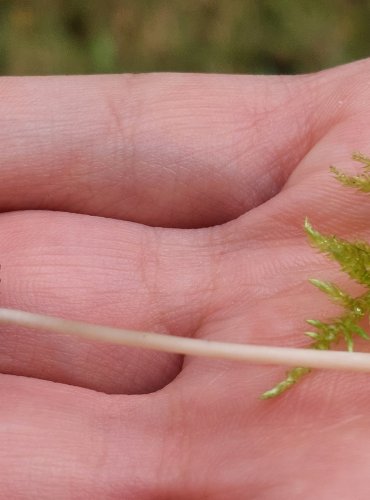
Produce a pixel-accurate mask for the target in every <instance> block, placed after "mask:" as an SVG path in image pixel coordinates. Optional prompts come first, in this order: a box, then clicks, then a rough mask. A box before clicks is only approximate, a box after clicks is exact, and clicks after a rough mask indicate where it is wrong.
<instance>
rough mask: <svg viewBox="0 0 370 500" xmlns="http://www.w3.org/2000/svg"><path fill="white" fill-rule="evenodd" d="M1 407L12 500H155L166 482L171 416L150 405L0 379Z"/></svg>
mask: <svg viewBox="0 0 370 500" xmlns="http://www.w3.org/2000/svg"><path fill="white" fill-rule="evenodd" d="M0 399H1V402H2V403H1V407H0V468H1V474H0V489H1V491H2V495H4V496H5V497H6V498H14V499H18V498H19V499H21V498H27V499H30V500H31V499H45V500H46V499H49V498H55V499H66V498H69V499H82V498H89V499H98V498H106V499H108V498H109V499H110V498H112V499H113V498H142V499H149V498H153V496H152V497H151V496H150V494H151V493H153V491H155V489H157V488H155V486H156V485H158V483H159V482H160V481H161V480H162V481H163V482H164V481H165V476H164V474H163V478H160V477H158V472H159V459H160V452H161V449H162V443H163V436H164V434H165V432H164V423H165V420H166V419H165V418H164V416H165V412H164V408H163V407H161V408H160V407H159V406H158V405H156V404H153V402H152V401H151V400H150V398H148V397H140V398H135V400H134V399H131V398H130V399H127V400H126V399H124V400H122V399H120V400H119V403H118V401H117V400H116V399H113V398H112V397H111V396H106V395H104V394H100V393H96V392H93V391H88V390H84V389H80V388H76V387H70V386H64V385H61V384H52V383H50V382H45V381H40V380H35V379H31V378H23V377H14V376H8V375H0ZM159 410H161V414H160V412H159ZM167 473H170V471H168V472H167ZM167 480H169V478H168V479H167Z"/></svg>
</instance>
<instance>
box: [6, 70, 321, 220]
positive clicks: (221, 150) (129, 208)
mask: <svg viewBox="0 0 370 500" xmlns="http://www.w3.org/2000/svg"><path fill="white" fill-rule="evenodd" d="M0 88H1V94H2V100H1V104H0V116H1V117H2V118H1V120H2V127H1V135H0V139H1V144H2V148H1V153H0V199H1V203H0V208H1V210H3V211H8V210H19V209H31V208H37V209H52V210H62V211H71V212H80V213H87V214H96V215H103V216H106V217H114V218H121V219H126V220H131V221H136V222H142V223H145V224H149V225H161V226H174V227H195V226H209V225H212V224H218V223H221V222H224V221H226V220H230V219H232V218H234V217H236V216H238V215H240V214H242V213H244V212H245V211H246V210H249V209H250V208H252V207H255V206H257V205H259V204H260V203H262V202H263V201H265V200H266V199H269V198H271V197H272V196H273V195H274V194H276V193H277V192H278V191H279V190H280V188H281V186H282V185H283V184H284V182H285V180H286V179H287V177H288V176H289V174H290V172H291V171H292V169H293V168H294V167H295V165H296V164H297V162H298V160H299V159H300V158H301V157H302V156H303V155H304V154H305V152H306V151H307V149H308V148H309V147H310V145H311V143H312V142H313V141H315V139H316V137H317V136H319V135H320V133H321V129H322V128H323V127H325V126H326V122H327V118H326V115H325V113H322V114H321V115H320V119H319V120H317V118H316V113H315V111H314V110H315V106H316V103H315V102H313V100H315V97H314V96H316V94H315V91H314V90H313V89H316V84H315V79H314V78H313V77H311V78H307V77H305V78H303V77H286V78H280V77H279V78H277V77H249V76H248V77H243V76H222V75H214V76H211V75H208V76H205V75H203V76H201V75H140V76H138V75H136V76H132V75H131V76H130V75H126V76H91V77H50V78H10V79H3V80H2V81H1V87H0ZM292 95H294V99H292ZM318 101H319V102H320V99H318Z"/></svg>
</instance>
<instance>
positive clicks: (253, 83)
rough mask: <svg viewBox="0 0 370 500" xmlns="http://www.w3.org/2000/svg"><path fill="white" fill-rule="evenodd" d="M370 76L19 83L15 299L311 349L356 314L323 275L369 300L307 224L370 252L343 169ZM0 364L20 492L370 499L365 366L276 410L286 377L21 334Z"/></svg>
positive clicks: (13, 101)
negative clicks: (321, 322) (323, 284)
mask: <svg viewBox="0 0 370 500" xmlns="http://www.w3.org/2000/svg"><path fill="white" fill-rule="evenodd" d="M369 77H370V62H369V61H359V62H357V63H354V64H351V65H347V66H343V67H338V68H334V69H332V70H329V71H326V72H323V73H319V74H314V75H309V76H296V77H283V78H281V77H264V76H220V75H218V76H200V75H164V74H162V75H138V76H105V77H69V78H62V77H60V78H59V77H57V78H40V79H37V78H31V79H28V78H19V79H3V80H2V81H1V82H0V93H1V94H0V95H1V99H0V112H1V114H0V116H1V120H2V125H3V126H2V127H1V144H2V147H1V150H0V162H1V163H0V164H1V169H0V204H1V205H0V208H1V210H2V211H3V213H2V214H1V217H0V230H1V234H2V238H1V239H0V256H1V265H2V268H1V279H2V282H1V305H2V306H5V307H12V308H18V309H25V310H29V311H35V312H43V313H46V314H52V315H56V316H63V317H66V318H71V319H76V320H82V321H89V322H93V323H101V324H106V325H111V326H115V327H118V326H121V327H126V328H130V329H138V330H147V331H155V332H163V333H167V334H168V335H175V334H176V335H179V336H188V337H193V338H200V339H209V340H222V341H230V342H241V343H254V344H269V345H276V346H282V345H286V346H289V347H302V346H303V345H305V343H306V342H307V341H306V340H305V338H304V336H303V332H304V331H305V330H307V325H305V322H304V319H305V318H311V317H314V318H318V319H325V318H327V317H328V316H330V314H332V313H334V312H336V311H337V309H336V307H335V306H333V305H331V304H330V303H329V301H328V300H327V299H326V298H325V297H324V296H323V294H322V293H320V292H319V291H318V290H317V289H315V288H314V287H313V286H312V285H310V284H309V283H308V281H307V279H308V278H310V277H315V278H320V279H327V280H333V281H336V283H338V284H339V285H342V286H343V287H344V288H345V287H347V288H346V289H347V290H348V291H350V292H351V293H356V292H358V293H360V292H361V291H362V289H361V287H359V286H357V285H353V284H352V283H350V282H349V281H348V280H347V279H346V277H345V276H343V275H342V274H341V273H340V272H339V271H338V268H337V266H336V265H335V263H332V262H328V261H327V260H326V259H325V257H323V256H322V255H319V254H318V253H317V252H315V251H314V250H312V249H311V248H310V247H309V246H308V244H307V241H306V237H305V235H304V232H303V229H302V226H303V221H304V218H305V217H306V216H308V217H309V218H310V221H311V222H312V223H313V224H314V225H315V226H316V227H318V228H319V229H320V231H321V232H323V233H325V232H328V233H337V234H339V235H340V236H343V237H345V238H348V239H353V238H362V239H365V240H367V241H370V230H369V224H368V213H369V203H370V200H369V198H368V197H367V196H366V195H364V194H359V193H355V192H354V191H353V190H349V189H345V188H343V187H342V186H339V185H338V184H337V183H336V182H335V181H334V179H333V177H332V176H331V175H330V173H329V172H328V166H329V164H335V165H336V166H337V167H339V168H340V169H341V170H346V171H347V172H349V173H350V172H351V171H352V172H353V171H354V170H355V168H356V167H355V166H354V165H353V162H352V161H351V159H350V157H351V154H352V152H353V151H361V152H363V153H364V154H368V155H369V154H370V125H369V124H370V106H369V104H368V103H369V102H370V87H369V85H368V81H369ZM351 169H352V170H351ZM153 226H157V227H153ZM189 228H191V229H189ZM357 346H358V348H359V349H361V350H366V349H369V348H368V347H367V346H366V343H365V342H358V343H357ZM0 371H1V372H2V373H3V374H2V375H1V376H0V392H1V405H0V470H1V475H0V491H2V492H5V493H6V495H7V497H8V498H14V499H18V498H30V499H33V498H34V499H36V498H37V499H39V498H56V499H70V498H72V499H75V498H76V499H77V498H78V499H85V498H86V499H91V498H92V499H95V498H96V499H101V498H104V499H122V498H125V499H140V500H146V499H164V498H168V499H170V498H176V499H180V500H181V499H192V498H194V499H197V500H198V499H201V498H211V499H212V500H223V499H235V500H239V499H241V498H248V499H249V498H250V499H254V498H256V499H257V498H258V500H265V499H266V500H270V499H271V500H274V499H276V498H296V497H300V498H313V497H315V498H318V499H320V500H326V499H328V500H329V499H332V498H336V499H348V498H356V499H357V498H358V499H362V498H364V499H365V498H367V496H368V488H367V486H368V485H367V475H368V469H369V465H370V463H369V454H370V453H369V452H370V438H369V437H368V436H369V435H370V432H369V431H370V424H369V422H370V419H369V414H370V402H369V397H368V394H369V391H370V378H369V375H367V374H359V373H357V374H350V373H338V372H327V371H325V372H323V371H317V372H315V373H313V374H310V375H309V376H308V377H307V378H306V379H305V380H304V381H303V382H302V383H301V384H300V385H299V386H297V387H296V388H294V389H293V390H291V391H289V392H288V393H286V394H285V395H283V396H282V397H281V398H278V399H276V400H271V401H261V400H259V399H258V397H259V395H260V394H261V393H262V392H263V391H264V390H266V389H268V388H269V387H271V386H272V385H273V384H274V383H275V382H277V381H279V380H280V379H281V378H282V377H283V376H284V368H281V367H279V366H277V367H271V366H270V367H265V366H256V365H249V364H243V363H235V362H231V361H220V360H209V359H205V358H196V357H185V358H184V359H183V358H182V357H181V356H178V355H173V354H166V353H158V352H153V351H147V350H139V349H134V350H133V349H132V348H127V347H123V346H113V345H106V344H98V343H93V342H90V341H87V340H81V339H76V338H73V337H66V336H63V335H51V334H49V333H45V332H41V331H40V332H35V331H26V330H21V329H19V328H17V327H14V326H8V327H3V328H2V329H1V331H0Z"/></svg>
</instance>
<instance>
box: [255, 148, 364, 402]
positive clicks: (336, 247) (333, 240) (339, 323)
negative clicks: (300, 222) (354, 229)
mask: <svg viewBox="0 0 370 500" xmlns="http://www.w3.org/2000/svg"><path fill="white" fill-rule="evenodd" d="M353 158H354V159H355V160H357V161H358V162H360V163H362V165H363V174H361V175H358V176H349V175H345V174H343V173H342V172H340V171H338V170H337V169H336V168H335V167H331V171H332V172H333V173H334V175H335V177H336V179H337V180H338V181H339V182H341V183H342V184H343V185H345V186H349V187H355V188H358V189H360V190H361V191H364V192H370V175H369V172H370V158H367V157H365V156H363V155H361V154H359V153H356V154H354V155H353ZM304 229H305V232H306V234H307V236H308V239H309V241H310V243H311V245H312V246H313V247H315V248H317V249H318V250H319V251H320V252H322V253H324V254H326V255H327V256H328V257H329V258H331V259H334V260H335V261H337V262H338V264H339V265H340V267H341V269H342V271H344V272H346V273H347V274H348V275H349V277H350V278H352V279H353V280H355V281H357V282H358V283H360V284H362V285H364V286H365V287H366V288H367V289H368V291H366V292H365V293H363V294H362V295H360V296H359V297H351V296H350V295H349V294H347V293H346V292H344V291H343V290H341V289H340V288H339V287H338V286H337V285H335V284H333V283H330V282H327V281H321V280H317V279H310V282H311V283H312V284H313V285H314V286H316V287H317V288H318V289H319V290H321V291H322V292H324V293H325V294H326V295H328V296H329V298H330V299H331V300H333V301H334V302H335V303H337V304H339V305H341V306H342V307H343V309H344V312H343V314H342V315H341V316H339V317H338V318H334V319H331V320H329V321H328V322H325V321H319V320H316V319H308V320H307V323H308V324H309V325H310V326H313V327H314V328H315V331H308V332H306V333H305V334H306V335H307V336H308V337H309V338H310V339H311V340H312V343H311V345H310V346H309V347H310V348H311V349H319V350H327V349H331V347H332V346H333V345H334V344H337V343H338V342H339V341H341V340H344V342H345V344H346V346H347V349H348V351H353V347H354V337H355V336H356V335H358V336H360V337H362V338H363V339H366V340H369V339H370V337H369V335H368V334H367V333H366V332H365V330H363V329H362V328H361V327H360V326H359V324H358V323H359V322H360V321H361V320H362V318H363V317H364V316H365V315H369V313H370V245H368V244H367V243H365V242H363V241H354V242H349V241H346V240H344V239H341V238H338V237H337V236H332V235H323V234H320V233H319V232H318V231H316V230H315V229H314V228H313V227H312V226H311V224H310V223H309V222H308V220H307V219H306V220H305V224H304ZM309 372H310V369H309V368H300V367H297V368H293V369H291V370H289V371H288V372H287V374H286V378H285V380H283V381H282V382H280V383H278V384H277V385H276V386H275V387H273V388H272V389H270V390H268V391H266V392H264V393H263V394H262V396H261V397H262V399H269V398H273V397H275V396H278V395H279V394H281V393H283V392H284V391H286V390H287V389H289V388H291V387H292V386H293V385H294V384H295V383H297V382H298V381H299V380H300V379H301V378H302V377H303V376H304V375H306V374H307V373H309Z"/></svg>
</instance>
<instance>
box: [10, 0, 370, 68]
mask: <svg viewBox="0 0 370 500" xmlns="http://www.w3.org/2000/svg"><path fill="white" fill-rule="evenodd" d="M369 20H370V1H361V0H352V1H350V0H336V1H325V0H306V1H305V0H296V1H295V0H281V1H279V0H275V1H274V0H213V1H211V0H126V1H125V0H123V1H118V0H87V1H79V0H31V1H25V0H23V1H22V0H7V1H4V0H0V74H2V75H25V74H28V75H34V74H39V75H44V74H71V73H80V74H81V73H111V72H146V71H201V72H224V73H302V72H307V71H315V70H319V69H322V68H326V67H330V66H334V65H337V64H340V63H344V62H347V61H352V60H355V59H359V58H363V57H367V56H368V55H370V29H369Z"/></svg>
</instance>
